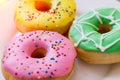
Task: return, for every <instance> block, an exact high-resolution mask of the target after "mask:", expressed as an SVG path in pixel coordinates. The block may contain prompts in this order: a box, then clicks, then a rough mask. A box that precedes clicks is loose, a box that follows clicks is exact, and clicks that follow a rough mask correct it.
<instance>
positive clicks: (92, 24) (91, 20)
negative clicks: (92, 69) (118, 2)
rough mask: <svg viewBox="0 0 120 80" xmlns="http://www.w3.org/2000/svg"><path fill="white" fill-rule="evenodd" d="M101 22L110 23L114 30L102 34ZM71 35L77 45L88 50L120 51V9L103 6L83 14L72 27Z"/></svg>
mask: <svg viewBox="0 0 120 80" xmlns="http://www.w3.org/2000/svg"><path fill="white" fill-rule="evenodd" d="M99 24H109V25H111V26H112V30H111V31H109V32H106V33H103V34H100V33H99V32H98V30H99V28H98V25H99ZM70 37H71V38H72V39H73V41H74V45H75V46H77V47H80V48H82V49H84V50H87V51H96V52H106V53H113V52H120V11H119V10H118V9H115V8H101V9H96V10H93V11H90V12H88V13H86V14H84V15H82V16H81V17H79V18H78V19H77V20H76V24H74V25H73V26H72V27H71V29H70Z"/></svg>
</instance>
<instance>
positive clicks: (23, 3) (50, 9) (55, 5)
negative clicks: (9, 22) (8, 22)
mask: <svg viewBox="0 0 120 80" xmlns="http://www.w3.org/2000/svg"><path fill="white" fill-rule="evenodd" d="M75 15H76V3H75V1H74V0H18V1H17V4H16V8H15V22H16V26H17V29H18V30H19V31H21V32H23V33H24V32H29V31H33V30H50V31H57V32H59V33H61V34H64V33H66V32H67V31H68V29H69V27H70V26H71V24H72V21H73V20H74V17H75Z"/></svg>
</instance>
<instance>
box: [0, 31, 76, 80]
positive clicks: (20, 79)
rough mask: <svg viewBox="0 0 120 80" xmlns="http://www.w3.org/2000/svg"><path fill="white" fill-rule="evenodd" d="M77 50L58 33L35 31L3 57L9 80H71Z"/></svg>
mask: <svg viewBox="0 0 120 80" xmlns="http://www.w3.org/2000/svg"><path fill="white" fill-rule="evenodd" d="M75 58H76V50H75V49H74V46H73V44H72V43H71V42H70V41H69V40H68V39H67V38H65V37H64V36H62V35H61V34H59V33H57V32H50V31H33V32H29V33H25V34H22V35H20V36H18V37H16V38H14V39H13V40H12V41H11V42H10V43H9V45H8V46H7V48H6V51H5V54H4V56H3V58H2V68H3V69H2V70H3V71H2V72H3V75H4V77H5V79H6V80H67V79H68V78H69V76H70V74H71V73H72V71H73V67H74V60H75Z"/></svg>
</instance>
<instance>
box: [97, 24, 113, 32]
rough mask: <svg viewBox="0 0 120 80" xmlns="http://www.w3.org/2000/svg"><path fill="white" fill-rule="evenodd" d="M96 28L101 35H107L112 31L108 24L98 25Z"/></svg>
mask: <svg viewBox="0 0 120 80" xmlns="http://www.w3.org/2000/svg"><path fill="white" fill-rule="evenodd" d="M98 28H99V30H98V32H99V33H101V34H104V33H107V32H109V31H111V30H112V26H111V25H109V24H99V25H98Z"/></svg>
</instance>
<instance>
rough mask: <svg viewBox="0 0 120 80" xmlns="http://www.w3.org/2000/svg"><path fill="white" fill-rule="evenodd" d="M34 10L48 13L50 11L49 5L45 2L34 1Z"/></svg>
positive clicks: (44, 0) (41, 0)
mask: <svg viewBox="0 0 120 80" xmlns="http://www.w3.org/2000/svg"><path fill="white" fill-rule="evenodd" d="M35 8H36V9H37V10H38V11H42V12H45V11H49V10H50V9H51V4H50V2H49V1H47V0H35Z"/></svg>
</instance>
